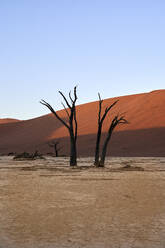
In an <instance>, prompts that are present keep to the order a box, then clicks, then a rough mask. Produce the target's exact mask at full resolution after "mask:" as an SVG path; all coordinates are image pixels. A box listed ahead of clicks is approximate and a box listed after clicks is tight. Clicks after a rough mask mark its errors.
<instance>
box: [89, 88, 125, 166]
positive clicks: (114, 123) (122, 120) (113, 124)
mask: <svg viewBox="0 0 165 248" xmlns="http://www.w3.org/2000/svg"><path fill="white" fill-rule="evenodd" d="M98 96H99V112H98V130H97V138H96V148H95V161H94V165H95V166H97V167H104V162H105V157H106V152H107V146H108V143H109V141H110V138H111V135H112V132H113V131H114V129H115V128H116V126H117V125H119V124H126V123H128V122H127V120H126V119H125V118H124V116H120V115H116V116H115V117H114V118H113V120H112V122H111V123H110V126H109V129H108V132H107V137H106V138H105V141H104V144H103V148H102V152H101V158H100V141H101V134H102V126H103V122H104V120H105V118H106V116H107V114H108V112H109V111H110V110H111V109H112V108H113V107H114V106H115V105H116V103H117V102H118V100H117V101H115V102H113V103H112V104H111V105H110V106H109V107H106V108H105V110H104V114H103V115H102V116H101V112H102V103H103V100H102V99H101V97H100V94H99V93H98Z"/></svg>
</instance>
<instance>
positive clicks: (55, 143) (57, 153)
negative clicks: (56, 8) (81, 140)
mask: <svg viewBox="0 0 165 248" xmlns="http://www.w3.org/2000/svg"><path fill="white" fill-rule="evenodd" d="M48 145H49V146H50V147H53V148H54V153H55V156H56V157H58V156H59V151H60V150H61V147H58V145H59V141H55V140H52V141H51V142H50V143H48Z"/></svg>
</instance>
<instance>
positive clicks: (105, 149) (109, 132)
mask: <svg viewBox="0 0 165 248" xmlns="http://www.w3.org/2000/svg"><path fill="white" fill-rule="evenodd" d="M112 131H113V128H112V127H111V128H110V129H109V130H108V134H107V137H106V139H105V142H104V145H103V149H102V154H101V159H100V163H99V166H100V167H104V162H105V157H106V153H107V147H108V143H109V141H110V138H111V135H112Z"/></svg>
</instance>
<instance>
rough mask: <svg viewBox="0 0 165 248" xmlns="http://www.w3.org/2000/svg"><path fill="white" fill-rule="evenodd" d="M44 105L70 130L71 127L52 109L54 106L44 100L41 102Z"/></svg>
mask: <svg viewBox="0 0 165 248" xmlns="http://www.w3.org/2000/svg"><path fill="white" fill-rule="evenodd" d="M40 103H41V104H42V105H45V106H46V107H47V108H48V109H49V110H50V111H51V112H52V113H53V114H54V115H55V116H56V118H57V119H58V120H59V121H61V122H62V124H63V125H64V126H65V127H66V128H68V129H69V125H68V124H67V123H66V122H65V121H64V120H63V119H62V118H61V117H60V116H59V115H58V114H57V113H56V111H55V110H54V109H53V108H52V106H51V105H50V104H49V103H47V102H46V101H44V100H43V99H42V100H41V101H40Z"/></svg>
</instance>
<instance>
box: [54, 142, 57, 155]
mask: <svg viewBox="0 0 165 248" xmlns="http://www.w3.org/2000/svg"><path fill="white" fill-rule="evenodd" d="M54 151H55V154H56V157H58V149H57V144H54Z"/></svg>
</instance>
